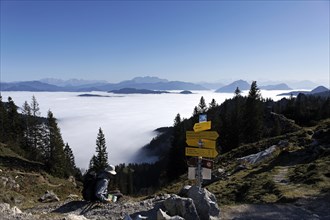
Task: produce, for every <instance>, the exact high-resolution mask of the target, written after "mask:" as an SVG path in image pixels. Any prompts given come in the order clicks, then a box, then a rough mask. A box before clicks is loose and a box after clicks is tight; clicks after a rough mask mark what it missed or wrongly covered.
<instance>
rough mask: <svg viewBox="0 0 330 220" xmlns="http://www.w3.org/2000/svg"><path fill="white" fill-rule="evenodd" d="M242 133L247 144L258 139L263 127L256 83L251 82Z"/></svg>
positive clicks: (259, 95)
mask: <svg viewBox="0 0 330 220" xmlns="http://www.w3.org/2000/svg"><path fill="white" fill-rule="evenodd" d="M243 115H244V117H243V119H244V123H243V132H244V140H245V142H247V143H250V142H254V141H257V140H259V139H260V137H261V134H262V126H263V105H262V100H261V94H260V90H259V88H258V86H257V82H256V81H253V82H252V84H251V88H250V91H249V95H248V97H247V100H246V103H245V110H244V114H243Z"/></svg>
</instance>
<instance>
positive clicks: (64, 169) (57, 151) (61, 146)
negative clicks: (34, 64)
mask: <svg viewBox="0 0 330 220" xmlns="http://www.w3.org/2000/svg"><path fill="white" fill-rule="evenodd" d="M18 108H19V107H17V106H16V104H15V102H14V100H12V98H11V97H8V100H7V102H4V101H3V100H2V98H0V143H2V144H3V145H2V147H6V148H9V149H11V150H12V151H13V152H15V153H16V154H17V155H19V156H21V157H22V158H25V159H28V160H30V161H34V162H37V163H39V164H40V168H42V169H44V170H45V171H47V172H49V173H50V174H52V175H53V176H56V177H65V178H67V177H69V176H75V177H76V178H78V179H81V173H80V170H79V169H78V168H77V167H76V165H75V160H74V155H73V153H72V150H71V148H70V146H69V144H68V143H66V144H65V143H64V141H63V139H62V135H61V131H60V128H59V127H58V124H57V120H56V118H55V117H54V115H53V113H52V112H51V111H50V110H49V111H48V114H47V118H42V117H40V115H41V113H40V109H39V103H38V102H37V100H36V98H35V97H34V96H33V97H32V100H31V102H30V103H28V102H27V101H25V102H24V104H23V106H22V107H21V111H18ZM20 112H21V113H20ZM7 160H8V159H7ZM3 162H5V160H3ZM15 166H19V164H17V163H15V162H13V163H11V167H12V168H15ZM26 169H29V167H26Z"/></svg>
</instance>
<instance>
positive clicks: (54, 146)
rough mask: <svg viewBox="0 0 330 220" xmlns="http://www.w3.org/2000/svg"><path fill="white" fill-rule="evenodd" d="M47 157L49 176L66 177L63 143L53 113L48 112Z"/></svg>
mask: <svg viewBox="0 0 330 220" xmlns="http://www.w3.org/2000/svg"><path fill="white" fill-rule="evenodd" d="M47 125H48V146H47V148H48V152H49V154H48V157H47V167H48V169H49V171H50V173H51V174H53V175H54V176H58V177H67V172H66V165H67V164H66V158H65V153H64V142H63V139H62V136H61V132H60V129H59V127H58V125H57V121H56V118H54V116H53V113H52V112H51V111H48V116H47Z"/></svg>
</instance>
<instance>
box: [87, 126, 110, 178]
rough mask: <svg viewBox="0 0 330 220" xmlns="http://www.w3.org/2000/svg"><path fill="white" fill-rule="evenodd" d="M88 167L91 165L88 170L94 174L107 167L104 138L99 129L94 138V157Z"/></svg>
mask: <svg viewBox="0 0 330 220" xmlns="http://www.w3.org/2000/svg"><path fill="white" fill-rule="evenodd" d="M90 165H92V166H90V168H91V169H92V170H94V171H96V172H99V171H101V170H103V169H104V168H106V167H107V166H109V163H108V153H107V147H106V143H105V137H104V134H103V131H102V129H101V128H99V133H98V134H97V138H96V156H95V158H94V157H93V158H92V160H91V164H90Z"/></svg>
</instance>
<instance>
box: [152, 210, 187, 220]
mask: <svg viewBox="0 0 330 220" xmlns="http://www.w3.org/2000/svg"><path fill="white" fill-rule="evenodd" d="M157 220H184V218H182V217H180V216H177V215H176V216H169V215H168V214H166V212H164V211H163V210H162V209H159V210H158V212H157Z"/></svg>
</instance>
